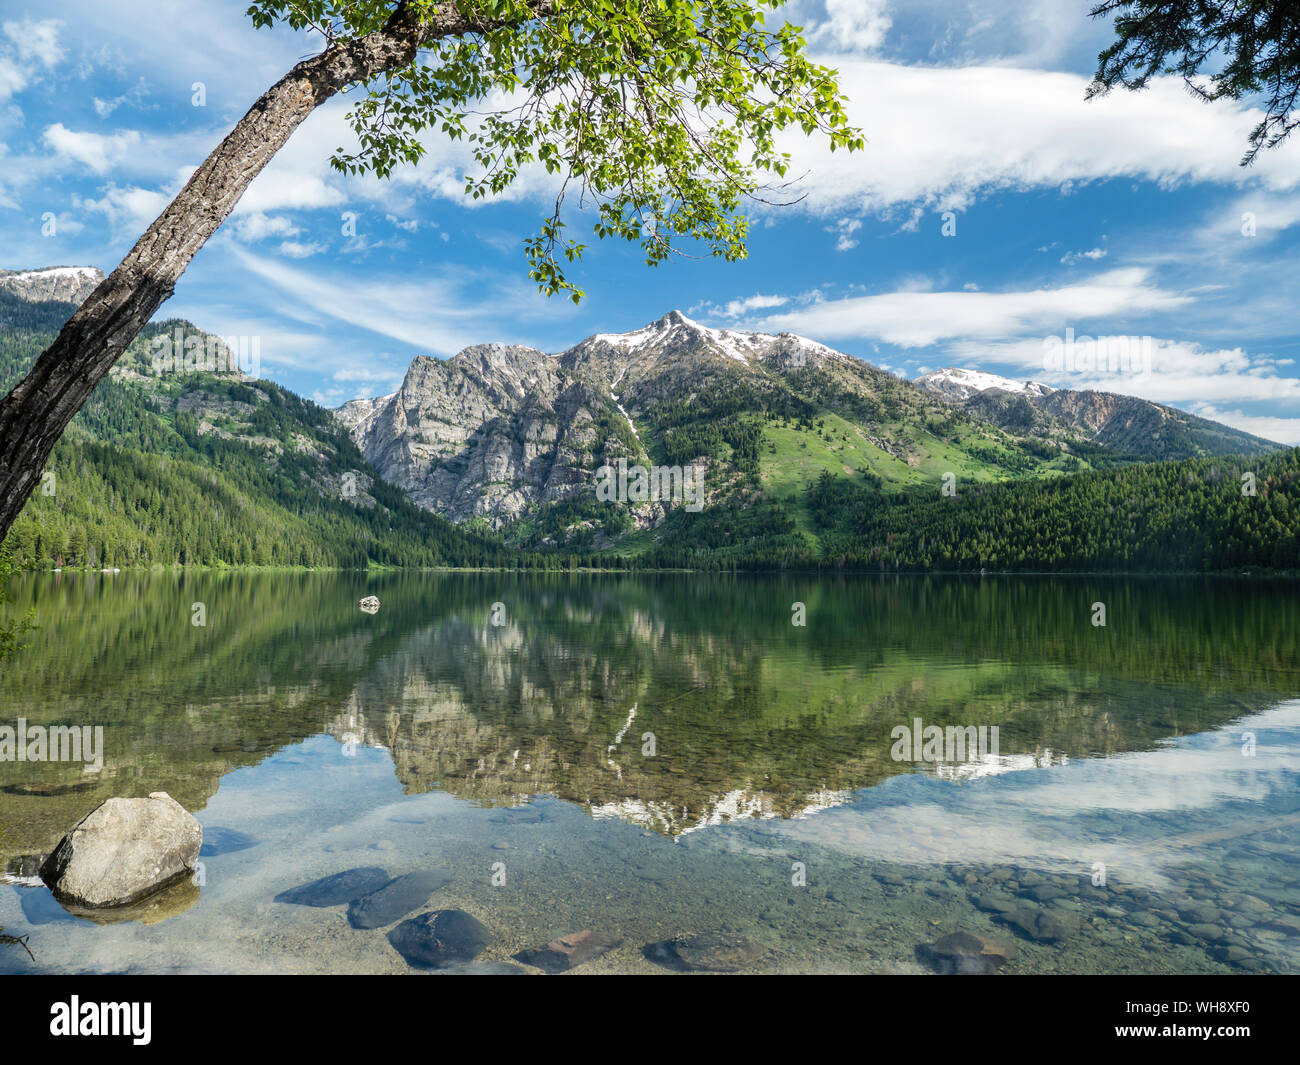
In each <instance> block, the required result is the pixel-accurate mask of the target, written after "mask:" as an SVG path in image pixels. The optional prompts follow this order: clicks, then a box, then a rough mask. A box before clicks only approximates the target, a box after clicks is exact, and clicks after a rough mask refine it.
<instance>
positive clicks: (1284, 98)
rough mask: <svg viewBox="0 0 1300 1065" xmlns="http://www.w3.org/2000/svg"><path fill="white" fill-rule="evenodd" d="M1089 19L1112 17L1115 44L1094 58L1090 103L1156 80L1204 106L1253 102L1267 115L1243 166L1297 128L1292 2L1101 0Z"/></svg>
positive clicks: (1299, 49) (1299, 31)
mask: <svg viewBox="0 0 1300 1065" xmlns="http://www.w3.org/2000/svg"><path fill="white" fill-rule="evenodd" d="M1090 13H1091V15H1092V17H1093V18H1105V17H1108V16H1111V15H1113V16H1115V40H1114V42H1113V43H1112V44H1111V45H1110V46H1109V47H1108V48H1106V50H1105V51H1103V52H1102V53H1101V54H1100V55H1099V56H1098V57H1097V73H1096V75H1095V76H1094V80H1093V84H1092V85H1091V87H1090V88H1089V89H1088V96H1089V97H1092V96H1098V95H1102V94H1104V93H1106V92H1108V91H1110V90H1111V89H1112V88H1114V87H1115V86H1116V85H1122V86H1124V88H1126V89H1141V88H1144V87H1145V86H1146V84H1147V82H1148V81H1150V79H1151V78H1152V77H1154V76H1156V75H1160V74H1175V75H1178V76H1180V77H1181V78H1182V79H1183V80H1184V81H1185V82H1186V84H1187V86H1188V88H1189V89H1191V91H1192V92H1193V93H1195V94H1196V95H1197V96H1199V97H1200V98H1201V99H1203V100H1207V101H1212V100H1222V99H1230V100H1238V99H1241V98H1242V97H1257V98H1259V99H1260V100H1261V101H1262V103H1263V105H1264V117H1263V119H1261V120H1260V122H1259V124H1258V125H1256V126H1255V128H1254V129H1253V130H1251V133H1250V139H1249V145H1250V146H1249V148H1248V149H1247V151H1246V154H1245V155H1244V156H1243V157H1242V160H1241V163H1242V165H1243V166H1245V165H1247V164H1249V163H1252V162H1254V160H1255V157H1256V156H1257V155H1258V154H1259V153H1260V151H1261V150H1262V149H1264V148H1274V147H1276V146H1277V145H1279V144H1281V143H1282V141H1284V140H1286V138H1287V137H1288V136H1290V134H1291V131H1292V130H1294V129H1295V127H1296V126H1297V125H1300V118H1296V117H1295V108H1296V99H1297V95H1298V94H1300V4H1296V3H1294V2H1293V0H1287V2H1278V0H1105V2H1104V3H1100V4H1097V5H1096V6H1095V7H1094V8H1093V9H1092V11H1091V12H1090ZM1207 70H1210V71H1212V73H1204V71H1207Z"/></svg>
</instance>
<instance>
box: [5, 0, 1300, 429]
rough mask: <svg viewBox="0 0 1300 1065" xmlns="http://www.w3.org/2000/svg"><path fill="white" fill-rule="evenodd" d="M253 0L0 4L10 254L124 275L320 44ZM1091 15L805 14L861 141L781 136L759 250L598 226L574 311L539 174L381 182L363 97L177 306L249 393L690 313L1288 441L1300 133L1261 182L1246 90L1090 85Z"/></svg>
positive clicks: (315, 143)
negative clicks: (547, 260) (789, 159)
mask: <svg viewBox="0 0 1300 1065" xmlns="http://www.w3.org/2000/svg"><path fill="white" fill-rule="evenodd" d="M245 7H246V2H230V0H206V2H204V3H202V4H195V3H193V2H192V0H147V2H146V0H61V2H59V3H57V4H48V3H42V4H33V3H19V2H16V0H0V268H5V269H11V270H12V269H31V268H37V267H45V266H54V265H67V266H82V265H85V266H97V267H99V268H100V269H102V270H104V271H106V272H107V271H110V270H111V269H112V268H113V267H114V266H115V265H116V264H117V263H118V261H119V260H120V259H121V257H122V256H123V255H124V254H125V253H126V252H127V251H128V250H129V249H130V247H131V245H132V244H133V243H134V242H135V240H136V239H137V238H138V237H139V235H140V234H141V233H142V232H143V231H144V229H145V228H146V227H147V226H148V224H149V223H150V222H151V221H152V220H153V218H154V217H155V216H156V215H157V214H158V212H159V211H160V210H161V209H162V208H163V207H164V206H165V204H166V203H167V202H168V200H169V199H170V198H171V196H172V195H174V194H175V193H176V192H177V191H178V190H179V188H180V187H181V185H182V184H183V183H184V181H185V179H186V178H187V177H188V175H189V174H190V173H191V172H192V171H193V169H194V168H195V167H196V166H197V165H198V164H199V163H200V162H201V161H202V160H203V158H204V157H205V156H206V155H207V153H208V152H210V151H211V150H212V148H214V147H215V146H216V144H217V143H218V142H219V141H220V139H221V138H222V136H224V135H225V133H227V132H228V131H229V129H230V128H231V127H232V126H233V125H234V123H235V122H237V121H238V120H239V118H240V117H241V116H242V115H243V114H244V113H245V112H246V111H247V109H248V108H249V106H250V105H251V104H252V103H253V102H254V101H255V100H256V99H257V97H258V96H259V95H260V94H261V93H262V92H264V91H265V90H266V89H267V88H268V87H269V86H270V85H271V84H272V83H273V82H274V81H275V80H276V79H277V78H278V77H280V76H281V75H282V74H283V73H284V72H286V71H287V70H288V69H289V68H290V67H291V66H292V65H293V64H294V63H295V62H296V61H298V60H299V59H301V58H304V57H306V56H309V55H311V54H313V53H314V52H315V51H317V50H319V48H320V42H319V39H318V38H315V37H313V36H312V35H310V34H308V33H295V32H293V31H291V30H288V29H287V28H284V27H278V28H276V29H273V30H256V29H254V28H253V26H252V23H251V21H250V20H249V19H248V18H247V17H246V15H245V14H244V9H245ZM1088 7H1089V4H1088V3H1087V2H1086V0H1085V2H1068V0H1024V2H1021V0H916V2H911V0H909V2H904V0H892V2H891V0H792V2H791V3H789V4H788V5H787V7H786V8H785V12H786V16H787V17H788V18H789V19H790V20H791V21H792V22H794V23H796V24H797V25H801V26H803V27H804V30H805V34H806V36H807V38H808V41H809V47H810V51H811V52H812V53H813V54H814V56H815V57H816V58H817V59H818V60H819V61H820V62H823V63H826V64H827V65H829V66H832V67H834V68H835V69H836V70H837V71H838V72H839V76H840V84H841V87H842V89H843V91H844V93H845V94H846V96H847V97H848V100H849V102H848V109H849V113H850V117H851V119H852V121H853V122H854V123H855V124H856V125H857V126H858V127H859V128H860V129H861V130H862V132H863V133H864V135H865V136H866V138H867V145H866V148H865V150H864V151H861V152H857V153H852V154H845V153H843V152H837V153H835V154H834V155H832V154H831V153H830V152H829V151H827V150H826V146H825V144H824V143H823V142H821V141H819V140H816V139H808V138H804V137H803V136H802V135H791V136H790V137H789V138H788V140H787V141H786V142H785V145H784V146H785V147H786V148H787V150H789V151H790V152H791V154H792V156H793V164H792V168H791V173H792V174H796V175H799V176H800V182H799V186H798V192H799V194H800V195H801V197H802V198H801V199H800V200H799V202H798V203H797V204H795V205H793V206H787V207H770V206H764V205H761V204H756V205H754V208H753V210H752V211H751V212H750V215H751V223H752V227H753V228H752V232H751V235H750V240H749V256H748V258H747V259H746V260H744V261H743V262H740V263H725V262H721V261H715V260H713V259H711V258H708V257H707V256H705V257H679V258H675V259H673V260H671V261H669V262H667V263H665V264H663V265H661V266H659V267H657V268H653V269H651V268H648V267H647V266H646V265H645V263H644V259H643V256H642V255H641V254H640V253H639V249H637V248H636V247H635V246H631V245H626V244H624V243H622V242H600V241H596V240H595V239H594V238H591V239H590V241H589V243H590V250H589V251H588V253H587V255H586V258H585V260H584V262H583V264H582V265H581V267H580V268H579V269H577V270H575V271H574V272H573V279H574V280H575V281H576V282H577V283H578V284H579V285H580V286H581V287H583V288H584V289H585V291H586V293H587V296H586V299H585V300H584V301H583V302H582V304H581V305H579V306H574V305H573V303H572V302H571V301H569V300H567V299H564V298H555V299H547V298H546V297H544V296H542V295H541V294H540V293H538V291H537V289H536V286H535V285H534V284H533V283H532V282H530V281H529V279H528V269H527V263H526V260H525V258H524V254H523V246H522V242H523V240H524V239H525V238H526V237H527V236H529V235H531V234H533V233H535V232H536V230H537V228H538V226H539V223H540V221H541V219H542V218H543V216H544V214H545V213H546V211H547V206H548V200H550V199H551V198H552V197H553V184H552V183H551V180H550V179H548V177H547V176H546V175H545V174H539V173H533V172H528V171H525V172H524V173H522V174H521V175H520V178H519V180H518V181H517V182H516V184H515V186H514V187H512V189H511V190H509V192H508V193H507V194H506V195H505V196H504V197H502V198H500V199H498V200H495V201H492V202H484V201H471V200H469V199H467V198H466V197H465V196H464V194H463V188H464V176H465V173H466V169H465V168H466V167H467V166H468V165H469V164H470V160H469V159H468V157H467V155H466V151H465V148H464V146H463V144H457V143H453V142H450V141H447V140H446V139H445V138H443V137H441V136H439V135H430V136H429V137H428V138H427V146H428V152H427V155H426V157H425V159H424V160H423V161H422V162H421V164H420V165H419V166H418V167H414V168H412V167H407V168H404V169H401V170H399V171H397V172H396V173H395V174H394V175H393V177H392V178H391V179H390V180H388V181H379V180H377V179H374V178H373V177H360V178H356V177H345V176H342V175H339V174H338V173H336V172H335V171H333V170H332V169H331V168H330V166H329V157H330V155H331V154H332V152H333V151H334V150H335V149H336V148H337V147H339V146H347V145H348V144H350V143H351V141H352V138H351V133H350V131H349V129H348V126H347V123H346V115H347V111H348V107H349V102H350V100H349V97H348V96H344V97H342V98H340V99H336V100H335V101H332V102H331V103H329V104H327V105H325V106H324V107H322V108H321V109H319V110H318V111H317V112H316V113H315V114H314V115H313V116H312V117H311V118H309V119H308V120H307V122H306V123H304V125H303V126H302V127H301V128H300V129H299V130H298V131H297V133H296V134H295V135H294V136H293V138H292V139H291V140H290V142H289V144H288V145H287V146H286V147H285V148H284V149H283V150H282V151H281V152H280V153H279V155H278V156H277V157H276V159H275V160H274V161H273V162H272V164H271V165H270V166H269V167H268V168H267V170H266V171H264V172H263V173H262V174H261V175H260V176H259V177H258V178H257V179H256V180H255V181H254V182H253V184H252V185H251V186H250V188H249V189H248V191H247V193H246V194H245V195H244V197H243V199H242V200H241V201H240V203H239V205H238V207H237V208H236V210H235V213H234V214H233V215H232V216H231V218H230V219H228V220H227V221H226V223H225V224H224V225H223V226H222V228H221V229H220V230H219V231H218V233H217V234H216V236H214V237H213V238H212V239H211V240H210V241H209V242H208V244H207V245H206V246H205V247H204V248H203V250H202V251H200V252H199V254H198V256H197V257H196V258H195V260H194V262H193V263H192V264H191V265H190V267H189V269H188V270H187V271H186V273H185V274H184V276H183V277H182V278H181V280H180V282H179V283H178V284H177V286H176V292H175V295H174V296H173V297H172V299H171V300H169V301H168V302H167V303H165V304H164V305H163V307H162V309H161V311H160V312H159V315H158V317H159V318H167V317H183V318H188V319H189V320H191V321H192V322H194V323H195V324H196V325H198V326H200V327H201V328H203V329H206V330H208V331H210V332H214V333H218V334H220V335H221V336H223V337H227V338H240V337H243V338H257V343H258V346H259V349H260V353H261V368H262V374H263V376H266V377H269V378H271V379H272V380H275V381H277V382H279V383H281V384H283V385H285V386H286V387H289V388H292V389H294V390H295V391H298V392H300V393H302V394H303V395H306V396H310V397H311V398H313V399H315V400H316V401H317V402H320V403H323V404H326V405H329V406H337V405H339V404H341V403H343V402H345V401H346V400H349V399H353V398H356V397H358V396H373V395H383V394H386V393H389V392H392V391H393V390H394V389H396V388H397V387H398V385H399V384H400V382H401V379H402V376H403V374H404V372H405V370H406V367H407V365H408V364H409V363H410V361H411V359H412V358H414V357H415V356H417V355H432V356H436V357H447V356H450V355H453V354H455V353H456V352H457V351H459V350H461V349H462V348H464V347H466V346H467V345H470V344H476V343H486V342H491V341H500V342H506V343H520V344H528V345H530V346H533V347H537V348H540V349H542V350H544V351H549V352H558V351H561V350H564V349H565V348H568V347H570V346H572V345H573V344H575V343H577V342H579V341H580V340H582V339H584V338H585V337H587V336H590V335H592V334H594V333H601V332H626V331H630V330H633V329H637V328H639V327H641V326H642V325H644V324H646V323H647V322H650V321H652V320H654V319H657V318H659V317H661V316H662V315H663V314H665V313H666V312H667V311H669V310H672V309H679V310H682V311H684V312H685V313H686V314H688V315H689V316H690V317H692V318H693V319H695V320H697V321H699V322H701V323H703V324H706V325H710V326H714V327H723V328H729V329H751V330H757V331H762V332H784V331H790V332H795V333H798V334H800V335H803V336H807V337H810V338H812V339H815V340H818V341H820V342H822V343H825V344H828V345H830V346H831V347H834V348H837V349H838V350H841V351H845V352H848V353H849V354H852V355H855V356H858V357H860V358H863V359H866V360H867V361H869V362H871V363H873V364H875V365H878V366H882V367H884V368H886V369H888V370H891V371H892V372H894V373H897V374H899V375H900V376H903V377H908V378H912V377H916V376H917V375H919V374H921V373H924V372H926V371H929V370H934V369H938V368H941V367H947V366H957V367H968V368H972V369H981V370H986V371H990V372H993V373H998V374H1003V375H1005V376H1008V377H1013V378H1016V379H1030V378H1032V379H1034V380H1039V381H1043V382H1045V383H1047V384H1050V385H1053V386H1056V387H1065V388H1097V389H1103V390H1106V391H1112V392H1121V393H1126V394H1130V395H1136V396H1141V397H1143V398H1146V399H1151V400H1155V401H1158V402H1162V403H1168V404H1171V405H1173V406H1176V407H1180V408H1182V409H1184V410H1187V411H1191V412H1193V413H1196V414H1200V415H1203V416H1205V417H1210V418H1214V419H1216V420H1219V421H1222V422H1225V423H1227V424H1229V425H1233V426H1236V427H1238V428H1241V429H1244V430H1246V431H1248V432H1253V433H1256V434H1259V435H1261V436H1265V437H1267V438H1269V439H1273V440H1276V441H1279V442H1282V443H1290V444H1300V366H1298V365H1297V362H1296V359H1297V356H1298V355H1300V330H1298V329H1297V327H1296V325H1295V310H1294V308H1295V307H1296V305H1297V302H1300V300H1298V299H1297V297H1300V256H1298V255H1297V254H1296V252H1297V244H1298V243H1300V137H1297V138H1296V139H1295V140H1294V141H1291V142H1287V143H1285V144H1283V145H1282V146H1281V147H1280V148H1278V149H1275V150H1273V151H1271V152H1268V153H1266V154H1263V155H1261V156H1260V158H1259V159H1258V161H1257V162H1256V163H1255V164H1254V165H1253V166H1251V167H1249V168H1242V167H1241V166H1239V165H1238V164H1239V160H1240V158H1241V155H1242V152H1243V151H1244V149H1245V146H1246V137H1247V134H1248V132H1249V130H1250V128H1251V127H1252V126H1253V125H1254V124H1255V122H1256V121H1258V115H1259V112H1258V110H1257V108H1256V107H1255V106H1254V105H1253V104H1252V102H1251V101H1242V102H1239V103H1233V102H1227V101H1225V102H1219V103H1215V104H1206V103H1204V102H1202V101H1200V100H1198V99H1196V98H1195V97H1193V96H1192V95H1191V94H1190V93H1189V92H1188V91H1187V89H1186V88H1185V87H1184V86H1183V85H1182V83H1181V82H1180V81H1177V80H1163V81H1158V82H1156V83H1153V84H1152V85H1151V86H1150V87H1149V88H1148V89H1147V90H1146V91H1145V92H1141V93H1129V92H1124V91H1122V90H1117V91H1116V92H1115V93H1112V94H1111V95H1109V96H1106V97H1104V98H1101V99H1094V100H1092V101H1085V99H1084V92H1085V89H1086V88H1087V85H1088V82H1089V78H1090V74H1091V72H1092V71H1093V69H1094V68H1095V64H1096V56H1097V53H1098V52H1099V51H1100V50H1101V49H1102V48H1103V47H1105V45H1106V44H1107V42H1108V40H1109V39H1110V36H1111V32H1112V31H1111V28H1110V26H1109V25H1107V24H1106V23H1105V22H1103V21H1094V20H1091V19H1089V18H1088V17H1087V13H1086V12H1087V8H1088ZM352 95H355V94H352ZM51 221H52V223H53V224H52V225H51ZM586 223H587V219H584V218H583V217H582V216H578V217H576V218H575V219H574V220H573V225H574V228H575V229H579V228H582V227H584V226H586ZM51 229H52V230H53V232H50V231H51ZM588 231H589V228H588ZM1097 337H1106V338H1116V337H1127V338H1132V340H1131V341H1130V344H1129V347H1128V348H1127V349H1125V350H1127V351H1128V352H1131V353H1133V356H1134V357H1132V358H1131V359H1125V358H1120V359H1119V360H1118V365H1116V366H1114V367H1112V366H1111V365H1109V364H1105V363H1104V361H1103V365H1102V366H1101V367H1100V368H1098V367H1097V366H1096V365H1095V364H1094V363H1093V362H1092V361H1091V360H1088V359H1086V358H1080V359H1078V360H1071V362H1069V363H1064V364H1063V361H1062V360H1060V359H1055V360H1053V359H1051V358H1049V357H1048V352H1049V351H1056V352H1059V351H1061V350H1062V343H1063V342H1064V341H1066V340H1068V339H1070V338H1073V340H1074V342H1075V345H1076V348H1075V350H1076V351H1078V352H1079V353H1080V354H1081V355H1082V354H1084V353H1086V351H1087V350H1088V349H1087V348H1086V346H1084V345H1085V344H1086V338H1097Z"/></svg>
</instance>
